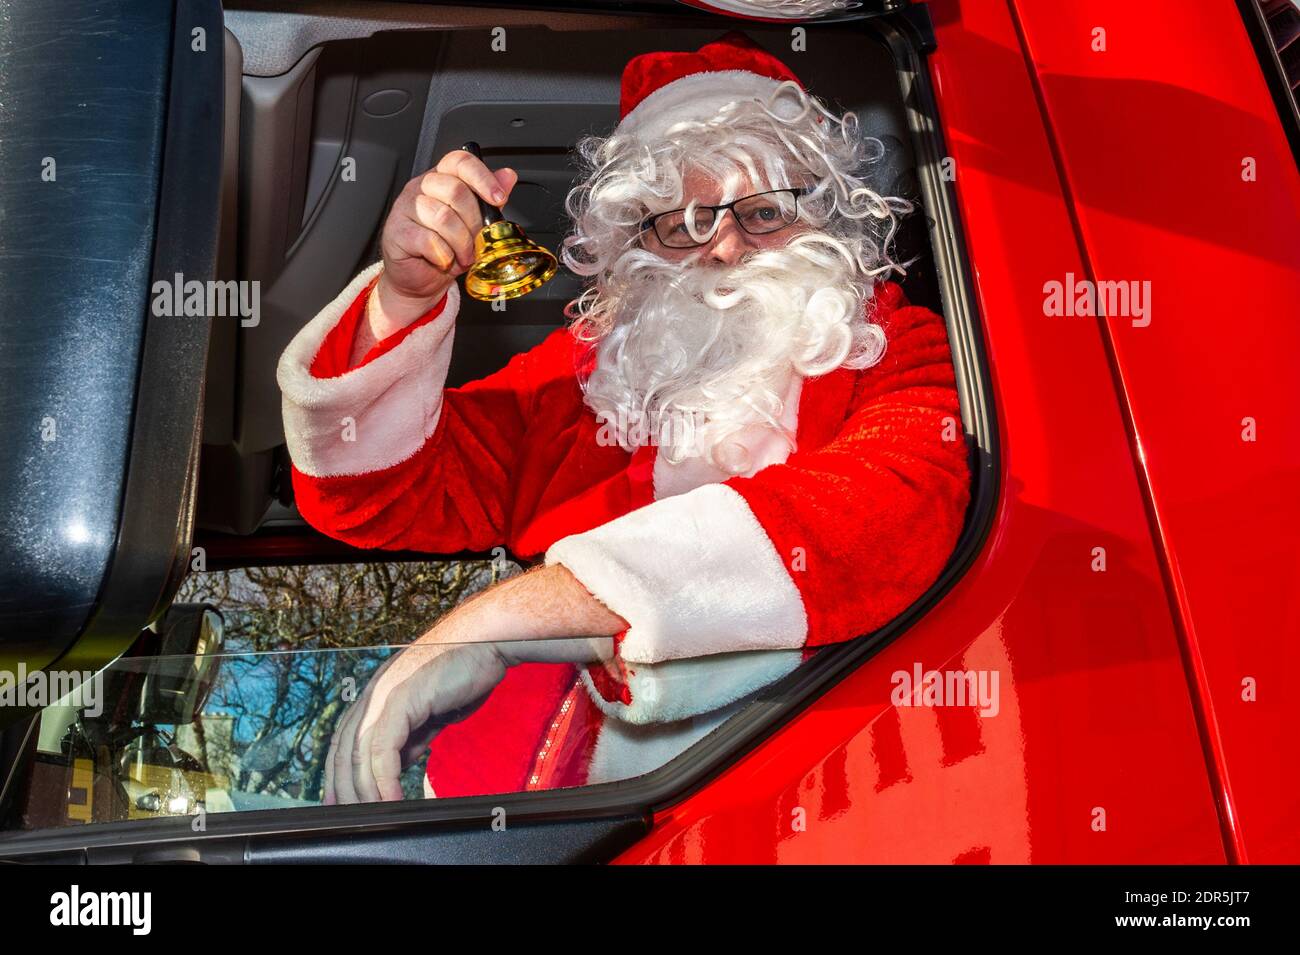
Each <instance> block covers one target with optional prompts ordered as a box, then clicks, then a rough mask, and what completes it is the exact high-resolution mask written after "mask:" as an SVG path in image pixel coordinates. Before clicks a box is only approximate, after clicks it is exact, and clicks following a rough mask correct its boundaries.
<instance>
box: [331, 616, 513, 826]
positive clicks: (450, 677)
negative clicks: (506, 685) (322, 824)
mask: <svg viewBox="0 0 1300 955" xmlns="http://www.w3.org/2000/svg"><path fill="white" fill-rule="evenodd" d="M436 632H437V630H436V628H435V629H434V630H431V631H430V632H429V633H428V634H426V637H425V638H421V639H420V640H419V641H416V642H415V643H413V644H411V645H410V646H409V647H407V648H405V649H404V650H402V651H400V652H399V653H397V654H396V655H394V656H393V657H391V658H389V659H388V660H387V661H386V662H385V663H384V664H383V666H381V667H380V668H379V670H378V671H377V672H376V673H375V676H374V677H373V678H371V680H370V683H369V684H368V685H367V686H366V689H365V691H364V692H363V693H362V694H361V698H360V699H358V700H357V701H356V703H354V704H353V705H352V706H351V707H349V708H348V711H347V712H346V713H344V714H343V718H342V719H341V720H340V721H339V725H338V727H337V728H336V729H335V731H334V738H333V740H332V741H331V742H330V750H329V756H328V757H327V759H326V763H325V800H324V801H325V805H327V806H328V805H332V804H334V803H352V802H376V801H378V800H381V799H382V800H397V799H401V798H402V785H401V781H400V779H399V777H400V776H401V774H402V770H403V769H405V768H406V767H407V766H409V765H411V764H412V763H413V762H415V761H416V760H417V759H418V758H419V757H420V756H421V755H422V754H423V753H424V751H425V750H426V749H428V746H429V742H430V741H431V740H432V739H433V737H434V736H435V735H436V734H437V732H438V730H440V729H441V728H442V727H443V726H446V725H447V724H448V723H454V722H456V720H458V719H463V718H464V717H465V716H467V715H469V713H470V712H471V711H472V710H473V709H474V708H475V707H476V706H477V705H478V704H479V703H482V702H483V700H484V699H486V698H487V695H488V694H489V693H490V692H491V691H492V688H493V687H495V686H496V685H497V684H498V683H500V682H501V680H502V678H503V677H504V676H505V675H506V663H505V660H504V659H503V657H502V655H501V654H500V653H499V652H498V651H497V649H496V648H495V647H493V646H492V645H491V644H469V645H466V646H448V645H445V644H439V643H436V642H432V641H428V640H426V638H427V637H433V636H434V635H435V634H436Z"/></svg>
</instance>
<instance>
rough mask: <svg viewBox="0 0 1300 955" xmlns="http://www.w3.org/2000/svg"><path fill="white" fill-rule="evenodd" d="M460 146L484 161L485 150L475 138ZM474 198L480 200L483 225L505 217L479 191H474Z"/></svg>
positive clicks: (479, 208)
mask: <svg viewBox="0 0 1300 955" xmlns="http://www.w3.org/2000/svg"><path fill="white" fill-rule="evenodd" d="M460 148H461V149H463V150H465V152H467V153H469V154H470V155H471V156H473V157H474V158H475V159H477V160H479V161H482V159H483V150H482V149H481V148H480V147H479V144H478V143H476V142H474V140H472V139H471V140H470V141H469V142H467V143H466V144H465V145H463V146H461V147H460ZM474 198H475V199H477V200H478V211H479V214H480V215H482V216H483V226H484V227H485V228H486V227H487V226H490V225H491V224H492V223H494V222H500V221H501V220H502V219H504V218H505V216H504V215H503V214H502V212H501V210H500V209H498V208H497V207H496V206H494V205H492V203H490V202H485V201H484V199H483V197H482V196H480V195H479V194H478V193H474Z"/></svg>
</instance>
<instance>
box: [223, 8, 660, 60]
mask: <svg viewBox="0 0 1300 955" xmlns="http://www.w3.org/2000/svg"><path fill="white" fill-rule="evenodd" d="M284 7H285V4H284V3H283V0H280V2H275V3H268V2H266V0H234V2H227V3H226V27H227V28H228V29H229V30H230V31H231V32H233V33H234V34H235V36H236V37H237V38H238V39H239V44H240V46H241V47H243V50H244V74H245V75H246V76H278V75H279V74H281V73H285V72H287V71H288V70H290V69H292V68H293V65H294V64H295V63H297V62H298V61H299V60H300V59H302V57H303V56H304V55H305V54H306V53H307V51H308V50H310V49H312V48H313V47H315V46H319V45H320V44H322V43H327V42H329V41H331V40H354V39H363V38H365V37H368V36H373V35H374V34H376V33H379V32H380V31H383V30H456V29H467V28H472V27H494V26H504V27H538V26H545V27H547V28H549V29H552V30H612V29H626V28H629V27H637V26H645V25H648V24H650V23H652V22H654V21H652V20H650V19H649V18H641V17H632V18H629V17H626V16H614V15H609V14H592V13H557V12H556V11H554V10H506V9H491V10H483V9H479V8H476V7H471V6H464V7H450V6H423V5H420V4H409V3H380V2H376V3H361V2H357V0H305V2H302V3H298V4H295V5H294V6H293V8H292V9H290V10H286V9H284Z"/></svg>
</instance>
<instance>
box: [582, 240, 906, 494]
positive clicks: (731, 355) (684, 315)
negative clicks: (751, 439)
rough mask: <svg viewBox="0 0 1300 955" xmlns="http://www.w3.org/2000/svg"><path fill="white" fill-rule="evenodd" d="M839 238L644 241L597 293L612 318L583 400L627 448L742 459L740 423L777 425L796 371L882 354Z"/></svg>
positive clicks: (744, 462)
mask: <svg viewBox="0 0 1300 955" xmlns="http://www.w3.org/2000/svg"><path fill="white" fill-rule="evenodd" d="M863 288H864V286H863V283H862V282H861V280H860V277H859V273H858V271H857V267H856V265H855V262H854V259H853V257H852V255H851V253H850V252H849V251H848V249H847V248H846V247H844V244H843V243H842V242H840V241H839V240H837V239H833V238H831V237H829V236H826V235H824V234H821V233H803V234H801V235H798V236H796V237H795V238H794V239H793V240H791V242H790V243H788V244H787V245H786V246H784V247H782V248H777V249H766V250H761V251H758V252H755V253H753V254H752V255H751V256H749V257H748V258H747V259H746V260H745V261H743V262H742V263H740V264H739V265H736V266H729V267H727V266H724V267H718V266H709V265H706V264H704V263H703V262H701V261H700V257H699V256H692V257H691V258H688V259H686V260H684V261H682V262H667V261H665V260H663V259H661V258H659V257H658V256H656V255H654V254H652V253H649V252H644V251H636V252H631V253H628V254H627V255H625V256H624V257H623V258H622V259H621V260H620V261H619V262H618V264H617V267H616V271H615V273H614V274H612V275H610V276H609V277H608V281H607V283H606V285H605V287H604V290H603V292H602V297H603V298H604V301H603V302H602V303H601V306H602V310H604V312H605V314H606V315H607V316H609V318H610V319H612V321H610V323H609V325H608V331H607V332H605V333H604V334H603V335H602V336H601V337H600V338H599V340H598V341H597V344H596V361H595V370H594V371H593V372H592V373H591V375H590V376H589V377H588V379H587V380H586V382H585V383H584V389H585V393H586V402H587V405H588V406H589V407H590V408H591V409H592V410H593V411H594V412H595V413H596V416H597V419H598V420H599V421H600V422H601V424H602V434H604V435H609V436H610V438H609V439H610V440H612V441H616V442H617V443H618V444H619V445H620V446H621V447H623V448H624V449H625V450H628V451H632V450H635V449H636V448H637V447H640V446H642V445H644V444H654V445H657V446H658V447H659V453H660V454H661V455H662V456H664V457H665V458H666V460H667V461H668V462H670V463H673V464H676V463H679V462H682V461H684V460H686V459H689V458H693V457H702V458H704V459H705V460H706V461H707V462H708V463H710V464H711V465H712V466H714V467H717V468H719V469H721V470H722V471H723V472H725V473H727V474H745V473H747V472H748V471H749V470H750V466H751V461H750V460H749V455H748V453H747V449H746V443H745V442H743V441H742V440H741V437H742V436H741V432H742V431H746V430H747V431H751V432H752V430H753V429H754V427H755V426H761V427H763V428H767V429H771V430H774V431H777V432H778V433H780V434H781V435H782V436H783V437H784V438H785V439H786V440H788V441H789V442H790V447H791V449H792V450H793V447H794V435H793V434H792V433H789V430H788V428H786V427H784V426H783V424H782V422H781V420H780V419H781V416H782V412H783V410H784V408H783V396H785V395H786V394H788V393H789V385H790V383H791V380H792V376H793V375H796V374H797V375H802V376H804V377H809V376H815V375H821V374H825V373H827V372H829V371H832V370H834V369H835V368H838V367H840V366H842V365H849V366H851V367H857V368H863V367H867V366H869V365H872V364H874V363H875V362H877V361H879V360H880V357H881V355H882V354H883V352H884V346H885V341H884V333H883V332H882V331H881V329H880V328H879V327H878V326H876V325H873V324H871V323H870V322H869V321H868V320H867V318H866V315H865V306H866V299H867V298H868V297H869V296H870V291H869V286H867V287H866V288H867V289H868V290H867V291H862V289H863Z"/></svg>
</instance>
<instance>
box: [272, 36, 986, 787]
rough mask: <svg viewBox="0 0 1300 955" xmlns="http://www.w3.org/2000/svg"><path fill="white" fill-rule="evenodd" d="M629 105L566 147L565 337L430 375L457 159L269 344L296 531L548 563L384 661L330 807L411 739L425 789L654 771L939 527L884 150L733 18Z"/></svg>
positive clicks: (775, 673) (901, 602)
mask: <svg viewBox="0 0 1300 955" xmlns="http://www.w3.org/2000/svg"><path fill="white" fill-rule="evenodd" d="M620 108H621V117H622V118H621V120H620V122H619V124H618V126H617V128H616V129H615V130H614V131H613V133H612V134H611V135H610V136H608V137H605V138H591V139H588V140H585V141H584V142H583V143H581V144H580V145H579V150H578V152H579V156H580V159H581V161H582V163H583V167H584V168H583V176H582V178H581V184H580V185H579V186H578V187H577V188H576V189H575V190H574V191H573V193H572V194H571V195H570V197H569V201H568V210H569V212H570V214H571V216H572V218H573V232H572V234H571V235H570V236H569V237H568V238H567V239H566V240H565V244H564V248H563V258H564V260H565V262H566V264H567V265H568V266H569V268H570V269H572V270H573V271H575V272H576V273H578V274H580V275H583V276H585V277H588V278H589V279H590V283H589V287H588V288H587V289H586V291H585V292H584V293H583V294H582V295H581V296H580V297H579V298H578V299H577V300H576V301H574V302H572V303H571V304H570V305H569V307H568V309H567V314H568V317H569V319H570V321H569V322H568V323H567V325H566V327H564V328H562V329H559V330H557V331H555V332H554V333H553V334H551V335H550V336H549V337H548V338H547V339H546V340H545V341H543V342H542V343H541V344H540V345H538V346H537V347H535V348H533V349H532V350H530V351H528V352H526V353H523V354H520V355H516V356H515V357H514V358H512V359H511V360H510V361H509V363H508V364H507V365H506V366H505V368H503V369H502V370H500V371H498V372H496V373H494V374H492V375H489V376H488V377H486V378H484V379H482V380H479V381H473V382H470V383H469V384H467V385H465V386H463V387H460V388H445V387H444V380H445V376H446V372H447V368H448V363H449V361H450V357H451V350H452V339H453V335H454V334H455V327H456V314H457V310H458V308H459V305H460V294H459V292H458V290H457V287H456V284H455V279H456V277H457V276H459V275H460V274H462V273H463V272H465V271H466V270H467V268H468V267H469V265H470V264H471V262H472V260H473V237H474V234H475V232H476V231H477V228H478V224H479V223H480V221H481V220H480V217H479V214H478V210H477V207H476V196H480V197H482V198H483V199H485V200H486V201H488V202H490V203H493V204H495V205H498V206H500V205H503V204H504V203H505V201H506V198H507V197H508V195H509V193H510V190H511V188H512V187H513V185H514V183H515V181H516V176H515V174H514V173H513V172H512V171H511V170H508V169H503V170H499V171H496V172H492V171H490V170H488V169H487V168H486V167H485V166H484V165H483V164H482V163H481V162H480V161H479V160H477V159H475V158H474V157H473V156H471V155H470V154H469V153H467V152H463V151H459V150H457V151H454V152H452V153H449V154H448V155H447V156H445V157H443V158H442V159H441V161H440V162H439V163H438V165H437V166H436V167H435V169H433V170H431V171H430V172H429V173H427V174H425V175H423V176H421V177H419V178H417V179H415V180H412V181H411V182H410V183H409V184H408V185H407V186H406V188H405V190H404V191H403V193H402V194H401V196H400V197H399V198H398V200H397V201H396V203H395V204H394V207H393V210H392V212H391V214H390V216H389V218H388V220H387V223H386V225H385V227H384V234H383V242H382V247H383V261H382V262H380V263H377V264H376V265H374V266H373V267H371V268H368V269H366V270H365V271H364V272H362V273H361V274H360V275H359V276H357V277H356V279H354V280H353V282H352V283H351V284H350V285H349V286H348V287H347V288H346V289H345V290H344V291H343V292H342V294H341V295H339V297H338V298H337V299H336V300H335V301H334V302H333V303H332V304H330V305H329V306H327V307H326V308H325V309H324V310H323V311H322V312H321V313H320V314H319V315H318V316H317V317H316V318H315V319H313V320H312V321H311V322H310V323H309V324H308V325H307V326H306V327H305V328H304V329H303V330H302V332H301V333H299V335H298V336H297V337H296V338H295V339H294V341H293V343H292V344H291V345H290V346H289V348H288V350H287V351H286V352H285V354H284V357H283V358H282V360H281V362H280V367H279V376H278V377H279V382H280V386H281V389H282V391H283V393H284V421H285V434H286V438H287V442H288V447H289V451H290V454H291V455H292V458H293V463H294V471H293V477H294V487H295V491H296V497H297V502H298V508H299V510H300V512H301V513H302V515H303V517H304V518H305V519H306V520H308V521H309V522H311V523H312V524H313V525H314V526H316V527H318V528H319V529H321V530H322V531H324V532H325V533H327V534H329V535H331V536H333V537H336V538H339V539H341V540H344V541H348V542H350V543H352V544H355V545H357V546H361V547H376V548H392V549H408V550H418V551H427V552H431V553H454V552H457V551H462V550H474V551H486V550H489V549H491V548H494V547H498V546H505V547H507V548H509V550H510V551H511V552H512V553H514V554H516V555H519V556H520V557H521V558H523V559H531V558H535V557H541V558H542V560H541V562H540V565H539V566H537V567H535V568H534V569H532V570H530V571H528V572H527V573H524V574H520V575H518V576H515V577H512V578H509V579H507V580H504V581H502V582H500V583H498V584H496V585H494V586H492V587H490V588H488V589H487V590H485V591H483V592H481V593H479V594H477V595H475V596H474V597H472V598H470V599H469V600H467V601H465V602H464V603H463V604H461V605H460V606H459V607H457V608H456V609H455V610H453V611H452V612H450V613H448V614H446V615H445V616H444V617H442V618H441V619H440V620H439V621H438V623H437V625H436V626H434V627H433V629H431V630H430V631H429V632H428V633H426V634H424V635H423V636H421V637H419V639H417V640H415V641H414V643H412V644H411V645H410V646H409V647H408V648H407V649H405V650H403V651H402V652H400V653H398V654H396V655H394V656H393V657H392V658H391V659H389V660H388V661H387V662H386V663H385V664H384V666H383V667H382V668H381V670H380V671H379V672H378V673H377V674H376V675H375V677H374V678H373V679H372V680H371V681H370V683H369V684H368V686H367V687H366V689H365V691H364V693H363V694H362V696H361V697H360V698H359V699H358V700H357V701H356V702H355V703H354V704H353V705H352V706H351V707H350V708H349V709H348V711H347V712H346V713H345V715H344V716H343V718H342V719H341V720H340V722H339V725H338V727H337V729H336V732H335V736H334V739H333V742H332V744H331V749H330V753H329V756H328V766H327V772H326V786H325V789H326V792H325V798H326V801H327V802H352V801H359V800H364V801H370V800H377V799H399V798H401V796H402V789H401V786H400V783H399V775H400V774H401V772H402V770H403V768H404V767H406V766H407V765H410V763H412V762H413V761H415V760H417V759H419V758H421V756H422V755H423V754H424V753H426V752H427V753H428V754H429V756H428V764H427V771H426V777H427V778H426V793H427V794H429V795H434V794H436V795H438V796H451V795H463V794H471V793H487V792H503V791H515V790H523V789H532V788H553V787H556V786H566V785H578V784H583V783H595V782H602V781H607V780H613V779H620V778H628V777H631V776H635V775H638V774H641V773H644V772H647V771H649V770H650V769H653V768H655V767H656V766H658V765H661V764H662V763H663V762H665V761H666V760H668V759H670V758H672V757H673V756H675V755H676V754H677V753H679V752H681V751H682V750H683V749H685V748H686V747H687V746H689V745H690V744H691V743H693V742H694V741H696V740H697V739H699V738H700V737H702V736H703V735H704V734H706V733H707V732H709V731H710V730H712V729H713V728H714V727H716V726H717V725H718V724H719V723H721V722H722V721H723V720H725V719H726V718H727V717H728V716H730V715H731V714H732V713H733V712H735V710H736V709H737V708H738V707H740V706H741V705H743V704H744V703H745V701H746V699H747V698H748V697H750V696H752V695H753V694H754V692H755V691H757V690H758V689H760V688H761V687H763V686H765V685H767V684H769V683H771V682H772V681H774V680H776V679H779V678H780V677H782V676H784V675H785V674H787V673H789V672H790V671H791V670H792V669H794V668H795V667H796V666H798V665H799V663H800V661H801V660H803V659H805V658H806V656H807V655H808V654H809V653H811V652H812V650H813V648H816V647H818V646H821V645H824V644H828V643H833V642H836V641H841V640H848V639H850V638H853V637H856V636H858V635H860V634H863V633H866V632H869V631H871V630H874V629H876V628H878V627H880V626H881V625H883V624H885V623H887V622H888V621H889V620H890V619H891V618H893V617H895V616H896V615H897V614H899V613H900V612H901V611H902V610H903V609H905V608H906V607H907V606H908V605H909V604H911V603H912V602H913V601H915V600H916V599H917V598H918V597H919V596H920V595H921V594H922V593H923V592H924V591H925V589H926V588H927V587H928V586H929V585H930V584H931V583H932V582H933V581H934V580H935V578H936V577H937V576H938V574H939V572H940V570H941V569H942V567H943V566H944V564H945V562H946V561H947V559H948V557H949V555H950V553H951V551H952V549H953V547H954V545H955V542H956V540H957V536H958V533H959V530H960V528H961V526H962V521H963V517H964V513H965V508H966V503H967V498H968V493H969V492H968V482H969V476H968V470H967V456H966V446H965V444H964V442H963V440H962V434H961V427H960V424H959V421H960V411H959V407H958V400H957V393H956V389H955V383H954V374H953V368H952V362H951V357H950V353H949V348H948V342H947V337H946V333H945V328H944V322H943V319H942V318H940V317H939V316H938V315H936V314H934V313H933V312H931V311H929V310H927V309H924V308H919V307H915V306H911V305H909V304H908V303H907V302H906V301H905V299H904V297H903V294H902V291H901V289H900V288H899V287H898V286H897V285H895V284H893V283H891V282H888V281H886V280H885V276H886V275H888V273H889V272H890V271H891V270H894V269H896V268H897V266H896V265H895V264H894V263H893V261H892V260H891V258H890V256H889V238H890V236H891V235H892V233H893V230H894V227H895V225H896V222H897V216H898V215H900V214H903V213H904V212H906V211H907V210H908V208H909V207H908V205H907V203H905V202H902V201H901V200H898V199H890V198H885V197H882V196H880V195H878V194H877V193H875V192H873V191H872V190H870V189H869V188H867V186H866V185H865V184H864V181H863V179H862V178H861V177H862V175H863V172H864V166H865V165H866V164H867V163H868V162H869V161H870V160H871V159H872V158H874V155H873V152H872V147H873V146H874V147H875V149H876V150H877V151H878V150H879V148H880V146H879V143H878V142H874V141H872V140H868V139H865V138H864V137H862V136H861V135H860V134H859V133H858V130H857V125H856V118H855V117H854V116H853V115H852V114H849V115H846V116H843V117H837V116H835V115H834V114H832V113H831V112H829V111H828V110H827V109H826V108H825V107H824V106H823V105H822V104H821V103H820V102H819V101H817V100H816V99H815V98H813V97H812V96H811V95H810V94H808V93H807V92H806V91H805V90H804V89H803V88H802V87H801V85H800V84H799V82H798V80H797V79H796V78H795V76H794V74H793V73H791V71H790V70H789V69H788V68H787V67H786V66H785V65H783V64H782V63H781V62H780V61H779V60H778V59H776V58H775V57H773V56H771V55H769V54H768V53H766V52H765V51H763V50H761V49H760V48H759V47H757V46H756V45H755V44H753V43H752V42H751V41H749V40H748V39H746V38H745V37H743V36H741V35H739V34H735V33H733V34H728V35H727V36H725V37H723V38H722V39H720V40H718V41H716V42H713V43H709V44H707V45H705V46H704V47H702V48H701V49H700V50H698V51H696V52H693V53H689V52H688V53H651V54H646V55H642V56H638V57H636V58H635V59H633V60H632V61H631V62H630V63H629V64H628V67H627V69H626V70H625V72H624V75H623V82H622V97H621V104H620ZM522 663H527V664H530V665H529V666H518V664H522ZM431 742H432V745H430V743H431Z"/></svg>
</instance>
